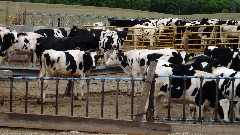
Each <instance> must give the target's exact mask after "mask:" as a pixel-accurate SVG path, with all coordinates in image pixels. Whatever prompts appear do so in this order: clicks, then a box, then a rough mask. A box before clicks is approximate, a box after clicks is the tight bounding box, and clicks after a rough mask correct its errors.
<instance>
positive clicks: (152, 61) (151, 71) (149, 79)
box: [135, 56, 157, 123]
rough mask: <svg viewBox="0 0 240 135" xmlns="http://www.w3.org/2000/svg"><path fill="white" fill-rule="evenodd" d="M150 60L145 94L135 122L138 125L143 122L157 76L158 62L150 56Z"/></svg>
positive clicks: (140, 100)
mask: <svg viewBox="0 0 240 135" xmlns="http://www.w3.org/2000/svg"><path fill="white" fill-rule="evenodd" d="M148 59H149V60H150V65H149V68H148V71H147V76H146V79H145V82H144V86H143V92H142V95H141V97H140V99H139V104H138V110H137V115H136V117H135V120H136V121H137V122H138V123H140V122H142V118H143V112H144V108H145V105H146V102H147V100H148V98H149V92H150V89H151V83H152V81H153V78H154V76H155V69H156V65H157V62H156V61H155V60H156V59H155V58H153V57H151V56H150V57H148Z"/></svg>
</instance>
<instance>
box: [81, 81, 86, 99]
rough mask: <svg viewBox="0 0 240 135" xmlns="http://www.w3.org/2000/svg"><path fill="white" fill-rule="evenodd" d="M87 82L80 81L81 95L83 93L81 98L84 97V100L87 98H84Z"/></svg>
mask: <svg viewBox="0 0 240 135" xmlns="http://www.w3.org/2000/svg"><path fill="white" fill-rule="evenodd" d="M84 84H85V81H84V80H80V93H81V97H82V100H85V99H86V97H85V96H84V93H85V85H84Z"/></svg>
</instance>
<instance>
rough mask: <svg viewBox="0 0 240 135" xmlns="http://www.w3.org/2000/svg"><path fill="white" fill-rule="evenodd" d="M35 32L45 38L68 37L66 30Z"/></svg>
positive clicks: (40, 30)
mask: <svg viewBox="0 0 240 135" xmlns="http://www.w3.org/2000/svg"><path fill="white" fill-rule="evenodd" d="M34 32H35V33H38V34H41V35H42V36H44V37H67V31H66V30H65V29H64V28H58V29H38V30H36V31H34Z"/></svg>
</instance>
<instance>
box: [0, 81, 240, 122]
mask: <svg viewBox="0 0 240 135" xmlns="http://www.w3.org/2000/svg"><path fill="white" fill-rule="evenodd" d="M158 77H165V78H166V77H167V78H168V79H169V85H171V81H172V79H173V78H176V79H183V80H184V91H183V97H182V98H183V99H182V103H178V104H179V105H180V106H181V107H180V108H178V111H177V113H180V112H181V110H182V115H181V116H182V117H179V115H178V116H177V117H176V110H175V111H174V107H171V106H173V105H174V103H173V102H172V100H173V99H172V98H171V88H169V89H168V95H169V97H168V108H167V110H164V109H161V111H162V113H161V114H162V115H160V116H157V117H155V120H156V121H171V122H177V121H181V122H190V121H191V122H200V123H217V122H220V123H235V124H238V123H239V122H240V121H238V120H234V113H233V112H234V107H233V105H234V104H233V101H234V94H232V96H231V97H230V103H231V107H230V112H231V113H230V120H229V121H225V120H221V119H220V118H218V113H217V111H218V110H217V108H215V109H214V112H215V115H214V116H208V118H210V117H213V118H214V119H206V120H202V119H200V118H197V119H188V118H187V116H186V115H187V113H186V106H187V101H186V79H187V78H199V79H200V82H201V83H200V84H199V85H200V86H199V88H200V98H199V101H198V102H199V103H200V104H201V102H202V84H203V80H204V79H212V80H216V82H217V83H216V86H217V88H218V85H219V81H220V79H229V80H231V83H232V84H233V85H232V93H234V81H235V80H236V79H240V78H235V77H207V76H205V77H204V76H158ZM0 79H1V80H7V81H10V91H9V112H14V110H13V102H14V99H13V91H14V85H13V82H14V81H19V80H22V81H23V82H24V83H25V96H24V97H22V99H23V100H24V104H25V105H24V113H25V114H29V113H30V114H31V112H29V110H28V107H29V82H30V81H33V80H38V81H39V83H40V86H41V87H40V89H41V104H40V105H38V106H40V109H39V110H38V111H39V112H40V114H44V103H43V102H42V101H43V81H44V80H53V81H55V82H56V91H55V95H56V96H55V105H54V108H55V111H54V114H53V115H59V105H58V104H59V102H58V99H59V81H62V80H65V81H72V82H73V81H76V80H84V81H85V82H86V87H87V92H86V103H85V104H86V106H85V115H83V116H81V117H89V95H90V91H91V90H90V89H89V86H90V83H89V82H90V81H93V80H96V81H99V82H100V84H101V91H100V95H101V101H100V118H105V117H104V111H105V110H108V108H106V109H105V108H104V104H105V103H106V101H105V100H104V98H106V96H108V95H109V94H107V92H106V91H105V85H106V84H105V83H106V81H115V82H116V90H115V91H114V93H115V99H116V100H115V117H112V119H119V106H121V105H120V104H119V93H121V91H120V86H119V82H120V81H128V82H130V83H131V90H132V91H133V92H132V94H131V97H130V103H129V104H130V112H129V116H130V119H131V120H134V116H138V115H144V114H149V113H152V112H153V111H154V109H149V110H148V111H147V112H145V113H144V114H136V112H134V110H135V109H134V108H136V104H135V103H134V99H136V97H134V95H133V93H134V83H136V82H139V81H144V79H143V78H55V77H44V78H39V77H0ZM73 84H74V83H73ZM152 86H154V85H152ZM37 89H39V88H37ZM72 90H73V89H71V96H70V97H71V98H70V107H69V113H70V115H69V116H76V115H77V114H76V113H74V100H73V91H72ZM217 91H218V89H216V93H217ZM2 98H3V100H5V99H4V97H2ZM19 98H21V97H19ZM150 100H153V99H151V98H150ZM20 102H22V101H20ZM32 104H33V103H32ZM32 104H30V105H32ZM34 104H35V103H34ZM218 104H219V103H218V94H216V102H215V106H218ZM121 109H123V108H121ZM124 109H127V108H124ZM196 109H199V110H201V106H199V108H196ZM172 111H173V113H172ZM39 112H38V114H39ZM18 113H19V112H18ZM20 113H22V112H20ZM64 115H66V114H64ZM199 116H201V111H199ZM125 120H126V119H125Z"/></svg>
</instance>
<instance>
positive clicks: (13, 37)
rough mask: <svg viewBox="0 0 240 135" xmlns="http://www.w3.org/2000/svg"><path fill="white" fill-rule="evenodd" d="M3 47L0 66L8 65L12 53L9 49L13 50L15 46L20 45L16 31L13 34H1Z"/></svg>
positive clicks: (1, 47)
mask: <svg viewBox="0 0 240 135" xmlns="http://www.w3.org/2000/svg"><path fill="white" fill-rule="evenodd" d="M0 34H1V37H2V40H1V42H0V43H1V46H0V65H2V64H8V62H7V61H8V60H9V57H10V52H9V51H8V49H9V48H10V49H11V48H13V47H12V45H13V44H17V43H18V38H17V37H18V36H17V32H16V31H11V32H1V33H0Z"/></svg>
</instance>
